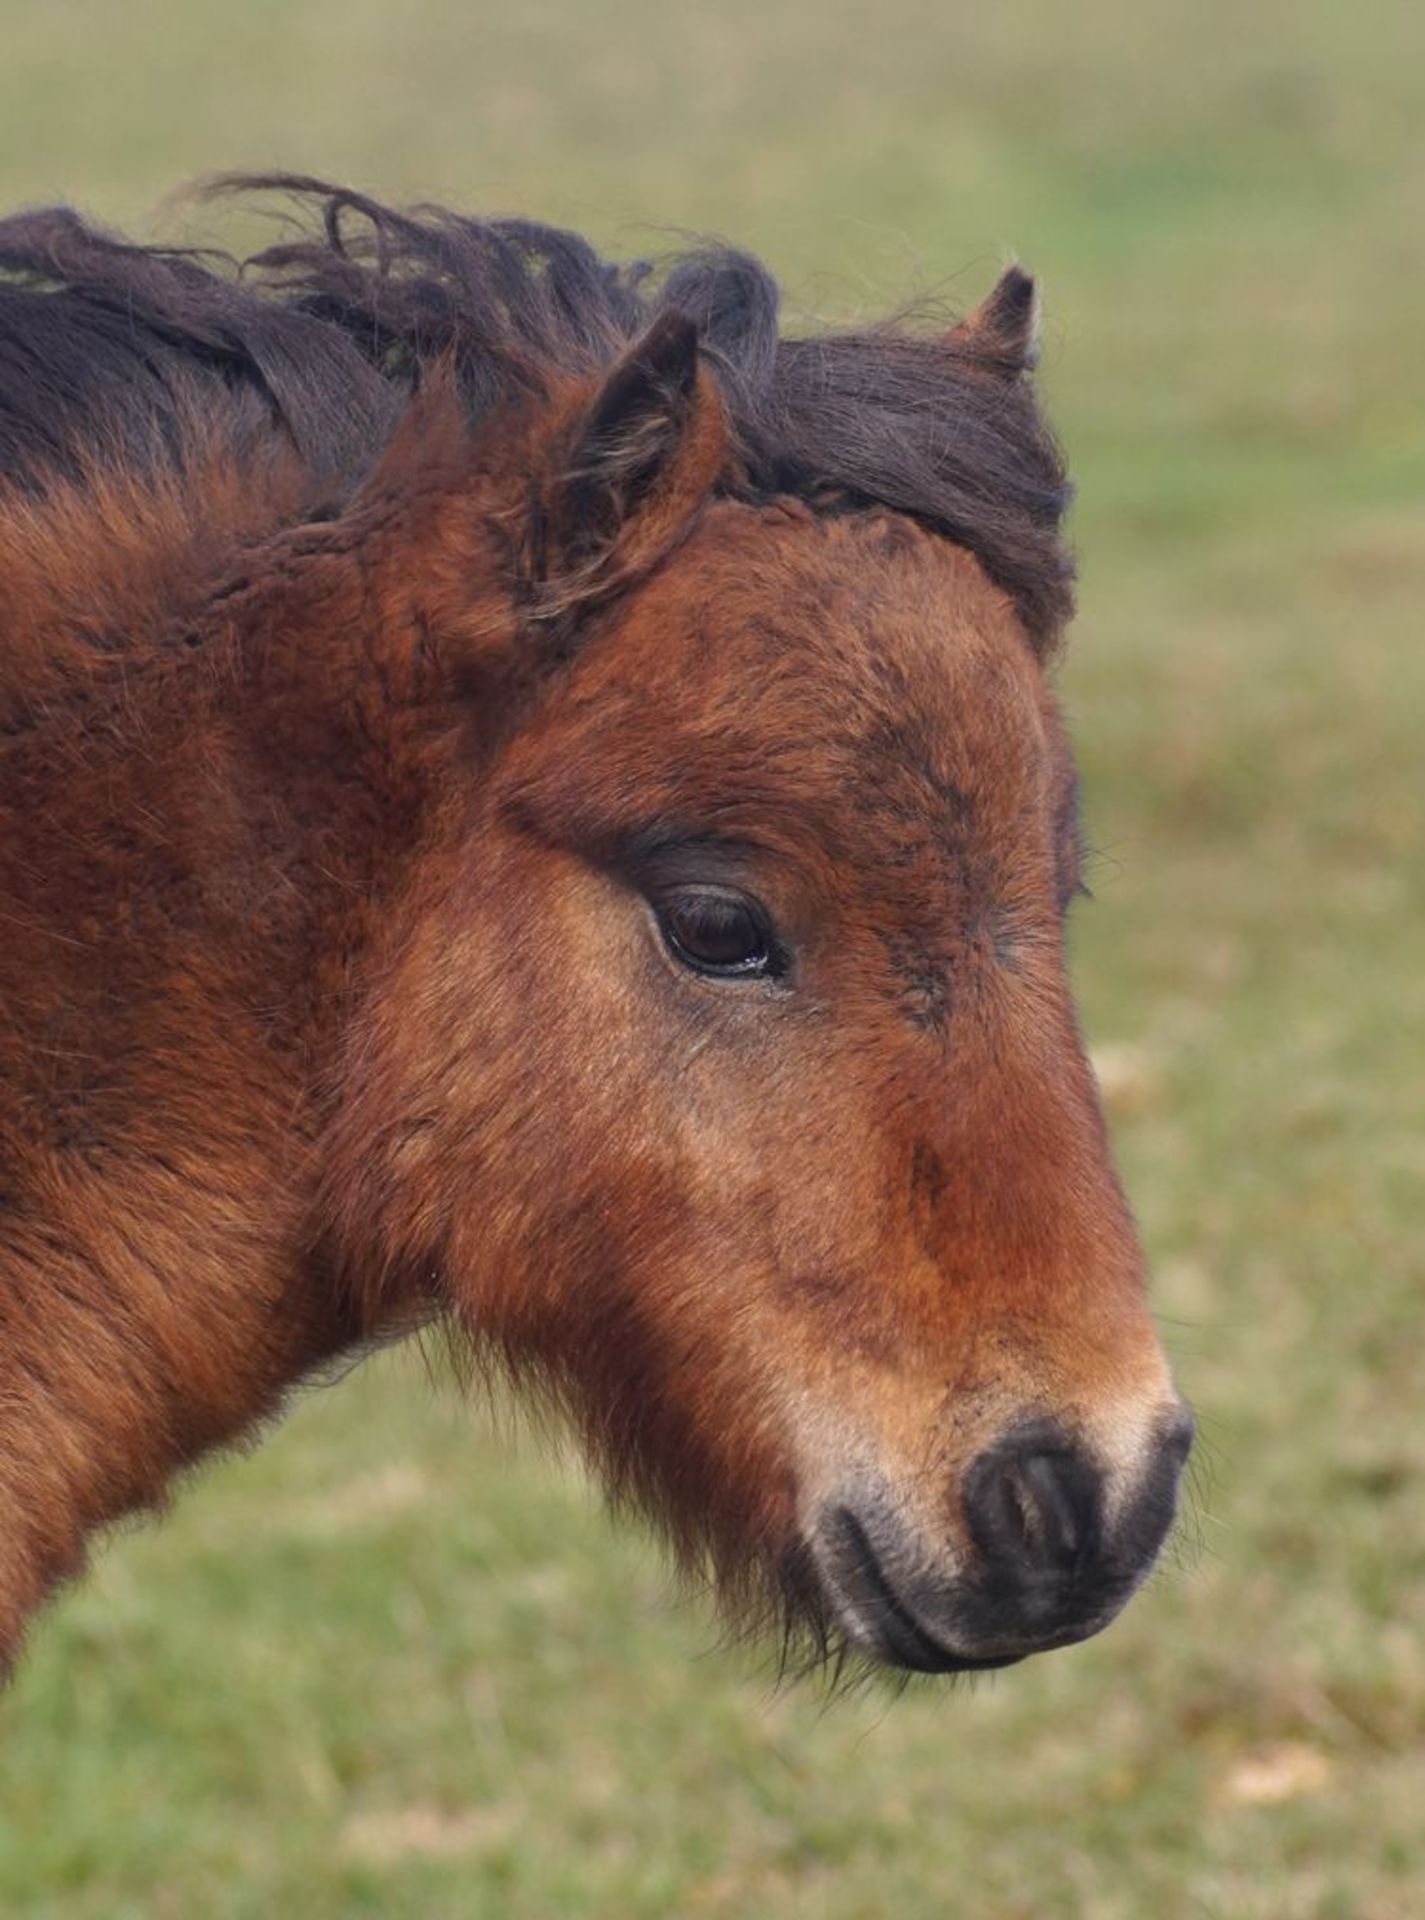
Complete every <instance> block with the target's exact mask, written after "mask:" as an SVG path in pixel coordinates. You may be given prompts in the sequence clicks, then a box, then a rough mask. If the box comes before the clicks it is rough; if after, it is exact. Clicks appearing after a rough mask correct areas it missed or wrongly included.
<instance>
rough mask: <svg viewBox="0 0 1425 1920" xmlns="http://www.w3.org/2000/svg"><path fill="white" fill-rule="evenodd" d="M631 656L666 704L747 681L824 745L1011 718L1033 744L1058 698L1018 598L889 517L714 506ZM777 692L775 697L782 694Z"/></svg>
mask: <svg viewBox="0 0 1425 1920" xmlns="http://www.w3.org/2000/svg"><path fill="white" fill-rule="evenodd" d="M624 646H625V650H626V657H628V658H629V659H630V660H632V659H633V658H637V659H638V661H639V665H640V671H641V672H643V671H646V672H647V673H648V674H649V675H650V678H651V683H652V684H658V683H660V682H661V683H664V684H661V685H660V686H659V692H660V697H661V698H663V699H665V700H666V701H667V702H668V706H667V707H666V708H665V710H667V711H672V710H675V709H676V707H677V706H678V705H680V704H682V700H680V699H679V698H678V696H677V689H678V688H679V687H681V688H682V689H683V690H684V692H683V696H682V698H683V699H686V700H687V701H688V702H689V703H690V704H691V703H693V702H694V701H696V702H697V703H699V705H700V710H702V711H706V705H705V703H706V700H707V698H708V695H709V693H710V692H713V693H716V692H717V691H718V690H719V689H721V703H723V704H724V705H725V706H730V705H731V704H732V703H734V702H735V700H736V694H737V691H738V689H739V688H741V689H743V690H745V691H747V692H748V693H755V692H756V691H757V690H758V688H759V687H760V688H762V689H764V690H765V692H766V695H767V698H766V699H765V701H763V702H760V703H757V704H758V705H760V707H761V710H762V711H763V713H764V716H765V719H766V721H767V724H768V725H771V726H782V727H785V726H790V725H794V724H795V723H796V722H797V721H801V722H802V724H803V725H805V726H809V725H813V724H817V725H818V726H819V736H820V738H821V739H822V740H823V741H824V742H825V743H826V745H827V746H828V748H830V747H834V746H835V745H836V744H837V743H842V744H845V743H848V742H851V741H855V740H858V739H862V738H864V737H865V736H866V735H867V734H870V733H874V734H876V735H877V736H878V737H880V736H881V735H883V734H884V731H885V729H886V728H887V727H890V726H901V727H905V728H906V729H908V732H907V736H906V745H907V747H909V746H910V745H911V736H912V734H913V733H917V732H918V733H919V734H920V735H921V736H926V735H936V734H943V735H944V736H945V738H946V741H947V744H953V742H954V741H955V740H956V739H959V738H961V737H963V736H964V735H965V734H966V732H967V730H971V731H982V730H983V729H984V727H985V726H989V727H990V728H993V727H994V726H995V725H997V724H1000V725H1002V724H1003V722H1004V720H1005V719H1006V718H1007V717H1008V716H1009V714H1010V713H1011V712H1012V713H1013V714H1015V715H1018V716H1020V718H1021V720H1022V723H1023V724H1024V725H1025V726H1026V727H1028V728H1029V730H1030V731H1031V732H1032V733H1033V734H1034V735H1035V736H1036V738H1037V737H1038V736H1039V735H1040V733H1041V727H1040V720H1041V717H1042V715H1043V713H1044V711H1045V709H1046V707H1048V706H1051V705H1052V700H1051V698H1050V696H1049V694H1048V691H1047V686H1046V682H1045V678H1044V673H1043V669H1042V666H1041V664H1040V662H1039V659H1038V657H1037V655H1036V653H1035V651H1034V649H1033V647H1032V646H1031V644H1030V642H1029V641H1028V639H1027V637H1026V635H1025V633H1024V630H1023V628H1022V626H1021V624H1020V622H1019V620H1018V618H1017V616H1016V613H1015V609H1014V606H1013V603H1012V602H1011V600H1010V599H1009V596H1008V595H1007V594H1005V593H1004V592H1003V591H1002V590H1001V589H1000V588H998V587H996V586H995V585H994V584H993V583H992V582H991V581H990V580H989V579H988V578H987V577H986V575H985V573H984V571H983V569H982V568H981V566H980V565H979V563H978V561H977V560H976V559H975V558H974V556H973V555H972V554H970V553H969V552H967V551H966V550H965V549H964V548H963V547H959V546H957V545H955V544H954V543H953V542H951V541H949V540H947V539H945V538H944V537H943V536H941V535H938V534H935V533H932V532H930V531H928V530H927V529H925V528H923V527H920V526H919V525H917V524H916V523H915V522H914V521H912V520H910V519H908V518H906V517H904V516H901V515H896V514H891V513H887V512H885V511H882V510H877V511H874V512H870V511H868V512H859V513H849V512H848V513H840V514H835V515H831V516H823V515H817V514H814V513H812V512H810V511H809V510H807V509H804V508H800V507H797V508H790V509H787V510H771V511H766V510H759V509H757V508H755V507H748V506H745V505H741V504H740V503H722V504H719V505H718V506H716V507H714V508H713V509H711V510H710V511H709V512H708V513H707V515H706V516H705V518H704V521H703V523H702V525H701V526H700V527H699V528H698V529H697V531H696V532H695V533H694V535H693V536H692V537H691V539H690V540H689V541H688V542H687V543H686V545H685V547H684V549H683V551H682V553H681V554H680V555H679V556H677V557H676V558H675V560H674V562H673V564H672V565H670V566H669V567H668V568H667V569H666V570H665V572H664V574H663V575H662V576H661V577H660V578H659V579H658V580H657V581H655V582H653V583H651V584H650V586H649V588H648V589H647V591H646V592H645V594H644V595H643V596H641V597H640V599H639V600H638V601H637V602H636V603H635V604H634V605H633V606H632V607H631V608H630V611H629V615H628V622H627V632H626V636H625V642H624ZM774 695H775V697H773V696H774Z"/></svg>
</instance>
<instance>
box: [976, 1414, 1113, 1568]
mask: <svg viewBox="0 0 1425 1920" xmlns="http://www.w3.org/2000/svg"><path fill="white" fill-rule="evenodd" d="M1100 1484H1101V1483H1100V1476H1099V1474H1098V1471H1097V1469H1096V1468H1095V1467H1093V1466H1092V1465H1091V1464H1090V1463H1089V1461H1088V1460H1086V1459H1085V1458H1084V1456H1083V1455H1082V1454H1080V1453H1079V1452H1077V1451H1076V1450H1075V1448H1073V1447H1072V1446H1071V1445H1070V1444H1069V1443H1068V1442H1067V1441H1054V1442H1051V1443H1049V1444H1046V1443H1045V1441H1044V1440H1043V1439H1042V1438H1040V1437H1038V1436H1035V1437H1033V1438H1029V1437H1026V1438H1024V1439H1020V1440H1007V1441H1002V1442H1001V1443H1000V1444H999V1445H998V1446H995V1447H992V1448H991V1449H990V1450H989V1451H988V1452H987V1453H984V1454H981V1456H980V1458H979V1459H978V1460H977V1461H975V1463H974V1464H973V1465H972V1466H971V1468H970V1470H969V1472H968V1473H967V1474H966V1476H965V1488H964V1502H965V1518H966V1523H967V1525H968V1527H969V1530H970V1535H971V1538H972V1539H973V1540H974V1543H975V1545H976V1547H977V1548H978V1549H979V1551H980V1554H981V1556H982V1557H983V1559H984V1561H985V1564H986V1567H987V1568H991V1569H992V1568H995V1567H998V1568H1000V1569H1001V1570H1003V1571H1004V1572H1006V1573H1012V1574H1014V1575H1015V1576H1016V1577H1021V1578H1022V1577H1023V1576H1025V1575H1026V1574H1033V1573H1041V1572H1042V1573H1057V1574H1063V1573H1071V1572H1074V1571H1076V1570H1077V1569H1078V1568H1080V1567H1082V1566H1083V1565H1084V1564H1085V1562H1086V1561H1088V1560H1089V1559H1091V1558H1092V1557H1093V1556H1095V1555H1096V1554H1097V1552H1098V1550H1099V1542H1100V1531H1101V1529H1100V1511H1101V1499H1100Z"/></svg>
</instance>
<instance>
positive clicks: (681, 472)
mask: <svg viewBox="0 0 1425 1920" xmlns="http://www.w3.org/2000/svg"><path fill="white" fill-rule="evenodd" d="M560 441H561V449H562V450H561V451H560V453H559V454H557V455H556V460H555V468H554V472H553V474H552V476H551V479H550V483H549V485H548V487H547V489H546V491H545V496H544V499H543V501H542V503H541V508H540V521H541V525H540V527H539V529H538V536H537V539H536V551H537V555H538V568H537V570H538V573H539V575H540V578H539V581H538V584H537V589H536V605H537V607H538V608H539V610H540V611H541V612H547V613H551V614H552V613H557V612H561V611H563V610H565V609H566V608H568V607H570V606H573V605H575V604H578V603H580V602H583V601H586V600H589V599H591V598H599V597H602V596H603V595H604V594H605V593H607V592H611V591H613V590H615V589H616V588H617V587H618V586H620V585H622V584H624V583H626V582H628V581H630V580H633V579H636V578H637V577H638V576H639V575H640V574H642V573H645V572H646V571H647V570H648V569H649V568H650V567H651V566H654V565H656V564H657V562H658V561H659V560H660V559H662V558H663V556H664V554H666V553H667V552H668V551H669V550H670V549H671V548H672V547H673V546H674V545H675V544H676V543H677V541H678V539H679V538H680V537H681V536H682V534H683V533H684V532H685V531H686V529H687V527H688V525H689V523H690V521H691V519H692V517H693V514H694V513H695V512H696V510H697V508H698V507H699V506H700V505H701V503H702V502H703V500H705V499H706V498H707V496H708V494H709V492H710V491H711V489H712V488H713V486H714V485H715V483H716V482H717V480H718V478H719V477H720V476H721V475H722V473H723V472H724V471H725V469H726V468H727V465H728V461H729V457H730V450H731V442H730V435H729V432H728V426H727V417H726V413H725V411H724V408H723V404H722V400H721V398H720V396H719V394H718V391H717V388H716V386H715V385H714V383H713V380H712V378H711V376H710V375H709V373H708V372H707V370H706V368H705V367H703V366H702V364H701V362H700V359H699V355H698V329H697V324H696V322H695V321H693V320H690V319H689V318H688V317H687V316H686V315H685V314H681V313H671V312H670V313H663V314H660V315H659V317H658V318H657V319H656V320H655V321H654V322H653V323H652V325H651V326H650V327H649V328H648V331H647V332H646V333H645V334H644V335H643V336H642V338H641V339H639V340H637V341H636V342H635V343H634V345H633V346H632V347H630V348H629V350H628V352H627V353H625V354H624V356H623V358H622V359H621V360H620V361H619V362H618V364H617V365H616V366H615V367H614V368H613V369H612V371H611V372H610V373H609V374H608V376H607V377H606V379H605V380H604V383H603V385H602V386H601V387H600V388H599V390H598V392H597V393H596V394H595V395H594V397H593V399H592V401H591V402H589V403H587V404H586V406H585V407H584V408H583V410H582V411H581V413H580V414H579V416H578V418H577V419H576V421H575V423H574V426H573V433H572V438H571V437H567V436H565V435H561V436H560Z"/></svg>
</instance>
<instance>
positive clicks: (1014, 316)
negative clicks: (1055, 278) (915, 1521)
mask: <svg viewBox="0 0 1425 1920" xmlns="http://www.w3.org/2000/svg"><path fill="white" fill-rule="evenodd" d="M945 343H946V345H947V346H949V347H952V348H953V349H954V350H955V352H957V353H960V354H963V355H965V357H966V358H967V359H971V360H975V361H978V362H979V364H980V365H981V366H983V367H984V368H985V370H986V371H987V372H991V373H998V374H1001V375H1003V377H1004V378H1005V379H1007V380H1012V379H1014V377H1015V376H1016V374H1021V373H1027V372H1028V371H1029V369H1030V368H1031V367H1032V366H1033V365H1034V363H1035V361H1036V360H1037V359H1038V358H1039V289H1038V288H1037V287H1036V286H1035V284H1034V276H1033V275H1032V274H1029V273H1026V272H1025V271H1024V269H1023V267H1017V266H1016V267H1006V268H1005V270H1004V272H1003V273H1002V274H1001V275H1000V277H999V279H998V280H996V282H995V284H994V285H993V287H991V288H990V291H989V292H988V293H987V294H986V295H985V297H984V299H983V300H982V301H981V302H980V304H979V305H978V306H977V307H976V308H975V309H974V311H973V312H971V313H967V314H966V315H965V318H964V319H963V320H962V321H961V322H960V324H959V326H957V327H952V328H951V329H950V332H949V333H948V334H947V335H946V337H945Z"/></svg>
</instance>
